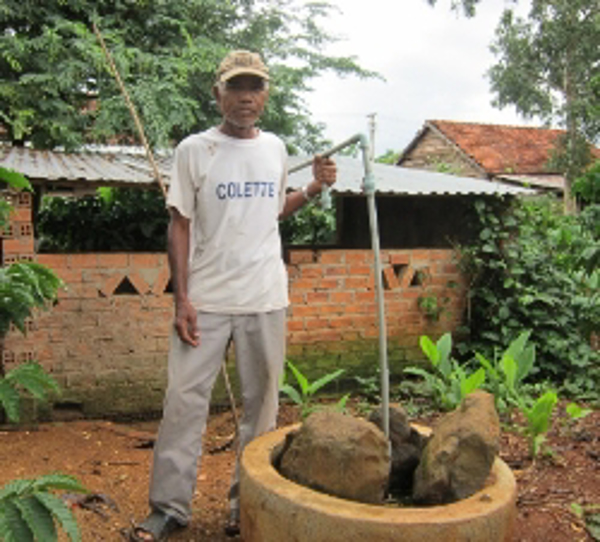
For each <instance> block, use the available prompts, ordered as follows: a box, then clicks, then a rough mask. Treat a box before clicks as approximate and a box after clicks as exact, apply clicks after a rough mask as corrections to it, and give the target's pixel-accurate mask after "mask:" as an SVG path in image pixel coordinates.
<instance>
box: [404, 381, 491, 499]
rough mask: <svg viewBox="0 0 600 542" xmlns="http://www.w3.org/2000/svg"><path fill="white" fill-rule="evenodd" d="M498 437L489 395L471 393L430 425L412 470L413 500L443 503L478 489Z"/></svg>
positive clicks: (481, 392)
mask: <svg viewBox="0 0 600 542" xmlns="http://www.w3.org/2000/svg"><path fill="white" fill-rule="evenodd" d="M499 441H500V421H499V419H498V414H497V412H496V409H495V407H494V397H493V395H490V394H489V393H486V392H484V391H476V392H474V393H471V394H470V395H468V396H467V397H466V398H465V399H464V400H463V402H462V403H461V405H460V406H459V407H458V408H457V409H456V410H455V411H453V412H451V413H450V414H447V415H446V416H445V417H443V418H442V419H441V421H440V422H439V423H438V425H437V426H436V427H435V428H434V430H433V435H432V437H431V439H430V440H429V442H428V443H427V446H426V447H425V450H424V452H423V456H422V458H421V462H420V463H419V466H418V467H417V470H416V472H415V480H414V491H413V498H414V501H415V502H416V503H417V504H446V503H450V502H454V501H457V500H460V499H464V498H466V497H469V496H470V495H472V494H473V493H475V492H477V491H479V490H480V489H482V488H483V486H484V485H485V481H486V478H487V477H488V475H489V473H490V469H491V467H492V464H493V462H494V459H495V457H496V454H497V453H498V446H499Z"/></svg>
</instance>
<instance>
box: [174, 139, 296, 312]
mask: <svg viewBox="0 0 600 542" xmlns="http://www.w3.org/2000/svg"><path fill="white" fill-rule="evenodd" d="M286 183H287V152H286V149H285V146H284V144H283V142H282V141H281V140H280V139H279V138H278V137H277V136H275V135H273V134H271V133H267V132H259V135H258V136H257V137H256V138H253V139H238V138H233V137H229V136H227V135H225V134H223V133H222V132H221V131H220V130H218V129H217V128H211V129H210V130H207V131H206V132H202V133H199V134H194V135H191V136H189V137H187V138H186V139H184V140H183V141H182V142H181V143H180V144H179V145H178V147H177V149H176V151H175V160H174V164H173V173H172V176H171V186H170V188H169V195H168V198H167V205H169V206H172V207H175V208H176V209H177V210H178V211H179V212H180V213H181V214H182V215H183V216H184V217H186V218H189V219H190V220H191V221H192V224H191V228H192V230H191V232H192V235H191V238H192V247H191V248H190V265H189V279H188V295H189V299H190V302H191V303H192V305H193V306H194V308H196V309H197V310H202V311H206V312H219V313H225V314H248V313H256V312H268V311H272V310H277V309H281V308H284V307H286V306H287V305H288V292H287V272H286V269H285V265H284V263H283V260H282V257H281V239H280V236H279V221H278V215H279V213H280V212H281V211H282V210H283V206H284V203H285V190H286Z"/></svg>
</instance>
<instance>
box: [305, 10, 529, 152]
mask: <svg viewBox="0 0 600 542" xmlns="http://www.w3.org/2000/svg"><path fill="white" fill-rule="evenodd" d="M330 2H331V3H332V4H336V5H337V6H339V7H340V9H341V11H342V13H340V14H339V15H335V16H333V17H331V18H330V19H328V21H327V29H328V31H330V32H331V33H333V34H335V35H339V36H342V37H343V38H344V39H343V40H341V41H340V42H339V43H336V44H334V45H332V46H331V47H329V49H328V50H327V53H329V54H339V55H355V56H356V57H357V59H358V61H359V64H360V65H361V66H363V67H364V68H367V69H370V70H375V71H377V72H379V73H380V74H381V75H383V77H384V78H385V81H380V80H366V81H365V80H360V79H358V78H356V77H348V78H340V77H339V76H330V75H327V76H325V77H322V78H320V79H318V80H317V81H315V83H314V85H313V86H314V89H315V91H314V92H312V93H310V94H309V95H307V103H308V106H309V109H310V111H311V112H312V114H313V116H314V119H315V120H317V121H320V122H323V123H325V124H326V125H327V130H326V136H327V137H329V138H330V139H332V140H333V141H334V142H335V143H339V142H341V141H343V140H344V139H346V138H348V137H350V136H352V135H354V134H356V133H358V132H362V133H367V134H368V118H367V115H368V114H370V113H376V114H377V115H376V136H375V153H376V155H380V154H383V153H384V152H386V150H388V149H393V150H394V151H400V150H402V149H403V148H404V147H405V146H406V145H407V144H408V143H409V142H410V141H411V139H412V138H413V137H414V136H415V135H416V133H417V132H418V131H419V129H420V128H421V127H422V125H423V123H424V121H425V120H429V119H441V120H456V121H463V122H483V123H492V124H517V125H520V124H523V125H524V124H527V123H526V122H525V121H524V120H523V119H521V118H520V117H519V116H518V115H517V114H516V112H515V110H514V108H512V107H511V108H505V109H503V110H499V109H496V108H494V107H492V105H491V101H492V95H491V93H490V85H489V80H488V79H487V77H486V76H485V73H486V71H487V70H488V69H489V68H490V66H491V65H492V64H493V63H494V60H495V57H494V55H493V54H492V53H491V52H490V50H489V45H490V43H491V41H492V39H493V37H494V30H495V28H496V26H497V24H498V22H499V20H500V16H501V13H502V11H503V9H504V7H505V5H507V4H506V2H505V0H482V1H481V3H480V5H479V7H478V9H477V15H476V16H475V17H474V18H472V19H467V18H466V17H464V16H463V15H462V14H460V15H459V14H458V13H457V12H454V11H452V10H451V9H450V0H438V4H437V5H436V7H435V8H432V7H431V6H429V4H428V3H427V1H426V0H330ZM511 5H514V4H511ZM520 5H521V6H523V2H522V1H521V3H520Z"/></svg>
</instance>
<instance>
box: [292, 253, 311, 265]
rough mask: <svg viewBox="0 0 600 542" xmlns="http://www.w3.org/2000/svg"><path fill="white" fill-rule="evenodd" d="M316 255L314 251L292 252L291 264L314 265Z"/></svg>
mask: <svg viewBox="0 0 600 542" xmlns="http://www.w3.org/2000/svg"><path fill="white" fill-rule="evenodd" d="M313 261H314V255H313V251H312V250H290V263H291V264H296V263H313Z"/></svg>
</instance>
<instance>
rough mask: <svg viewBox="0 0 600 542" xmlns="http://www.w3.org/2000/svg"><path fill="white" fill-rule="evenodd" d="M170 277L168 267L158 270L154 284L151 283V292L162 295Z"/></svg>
mask: <svg viewBox="0 0 600 542" xmlns="http://www.w3.org/2000/svg"><path fill="white" fill-rule="evenodd" d="M170 278H171V272H170V271H169V268H168V267H163V268H162V269H161V270H160V271H159V272H158V276H157V277H156V279H155V280H154V284H153V285H152V293H153V294H154V295H162V294H164V293H165V289H166V288H167V285H168V284H169V280H170Z"/></svg>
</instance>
